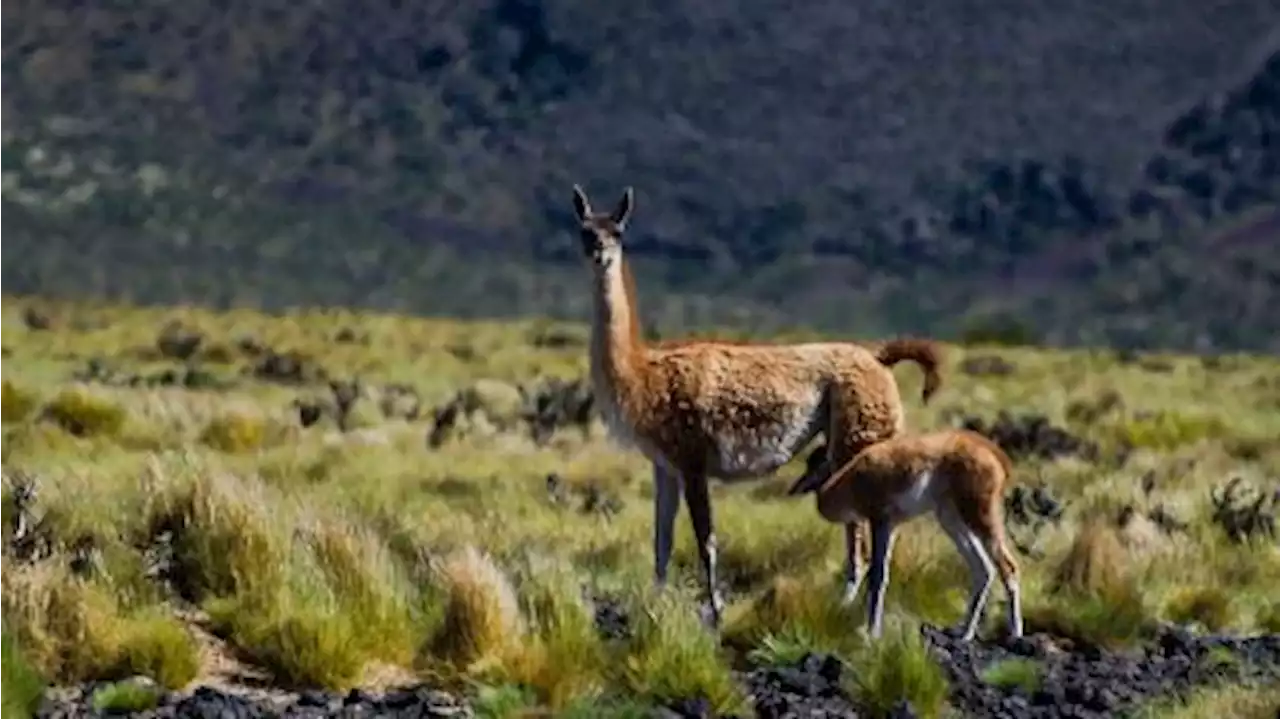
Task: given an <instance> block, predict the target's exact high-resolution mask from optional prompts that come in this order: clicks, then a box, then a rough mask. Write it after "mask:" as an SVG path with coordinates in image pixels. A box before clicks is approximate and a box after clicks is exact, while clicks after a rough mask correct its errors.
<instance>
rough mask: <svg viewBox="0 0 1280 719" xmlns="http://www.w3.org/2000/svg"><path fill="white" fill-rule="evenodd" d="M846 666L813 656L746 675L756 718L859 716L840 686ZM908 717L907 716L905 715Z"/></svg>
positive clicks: (825, 656)
mask: <svg viewBox="0 0 1280 719" xmlns="http://www.w3.org/2000/svg"><path fill="white" fill-rule="evenodd" d="M843 673H844V666H843V665H842V664H841V663H840V660H839V659H837V658H835V657H833V656H830V655H817V654H810V655H808V656H806V657H805V658H804V659H803V660H801V661H800V663H799V664H797V665H796V666H793V667H767V668H762V669H757V670H755V671H753V672H751V673H750V674H748V675H747V686H748V688H749V689H750V691H751V696H752V698H753V700H754V703H755V709H756V715H757V716H760V717H766V718H768V719H783V718H784V717H857V716H860V715H859V713H858V712H857V710H856V709H855V707H854V705H853V703H852V702H851V701H850V700H849V697H848V696H847V695H846V694H845V693H844V690H843V689H841V687H840V678H841V675H842V674H843ZM904 716H905V715H904Z"/></svg>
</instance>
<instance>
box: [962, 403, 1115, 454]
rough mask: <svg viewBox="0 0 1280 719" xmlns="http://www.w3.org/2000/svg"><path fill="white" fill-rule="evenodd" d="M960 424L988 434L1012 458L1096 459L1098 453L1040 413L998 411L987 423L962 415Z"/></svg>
mask: <svg viewBox="0 0 1280 719" xmlns="http://www.w3.org/2000/svg"><path fill="white" fill-rule="evenodd" d="M962 426H963V427H964V428H965V429H967V430H970V431H973V432H977V433H978V434H982V435H985V436H987V437H990V438H991V440H992V441H994V442H995V443H996V444H998V445H1000V447H1001V448H1002V449H1004V451H1006V452H1008V453H1009V455H1010V456H1011V457H1014V458H1015V459H1017V458H1020V457H1039V458H1041V459H1053V458H1055V457H1063V456H1068V455H1076V456H1080V457H1084V458H1086V459H1096V458H1097V456H1098V447H1097V445H1095V444H1094V443H1092V442H1089V441H1088V440H1085V439H1083V438H1080V437H1077V436H1075V435H1074V434H1072V433H1071V432H1069V431H1067V430H1066V429H1064V428H1062V427H1058V426H1056V425H1054V424H1053V423H1052V422H1050V421H1049V418H1048V417H1045V416H1043V415H1038V414H1027V415H1020V416H1017V417H1015V416H1013V415H1011V414H1009V413H1007V412H1003V411H1002V412H1000V414H999V415H998V416H997V417H996V419H995V421H994V422H990V423H988V422H987V421H985V420H983V419H982V418H981V417H966V418H965V419H964V421H963V424H962Z"/></svg>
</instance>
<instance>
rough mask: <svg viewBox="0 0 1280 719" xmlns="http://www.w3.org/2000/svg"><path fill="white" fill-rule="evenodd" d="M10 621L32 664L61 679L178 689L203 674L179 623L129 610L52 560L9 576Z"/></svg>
mask: <svg viewBox="0 0 1280 719" xmlns="http://www.w3.org/2000/svg"><path fill="white" fill-rule="evenodd" d="M4 617H5V623H6V625H7V628H8V629H9V630H10V631H12V632H13V636H14V639H15V640H16V642H17V643H18V645H19V646H21V647H22V648H23V653H24V656H25V657H27V659H28V660H29V661H30V662H31V663H32V665H33V666H34V667H35V668H36V669H37V670H38V671H39V672H40V673H41V674H43V675H44V676H49V677H58V678H59V680H61V681H86V680H92V679H110V678H114V677H118V676H128V675H132V674H141V675H143V676H148V677H151V678H152V679H155V680H156V681H157V682H159V683H160V684H163V685H164V686H166V687H170V688H177V687H181V686H183V685H185V684H187V683H188V682H190V681H191V680H192V679H193V678H195V675H196V672H197V671H198V669H199V649H198V647H197V646H196V644H195V641H194V639H193V638H192V637H191V635H190V634H189V633H188V632H187V631H186V629H185V628H184V627H183V626H182V625H181V624H180V623H179V622H178V621H177V620H176V619H174V618H173V617H169V616H166V615H163V614H160V613H158V612H155V611H150V612H143V613H141V614H129V613H126V612H125V611H124V610H123V609H122V608H121V607H120V606H119V604H118V603H117V602H116V599H115V597H114V596H113V595H112V594H111V592H109V591H108V590H106V589H105V588H103V587H101V586H99V585H97V584H94V583H91V582H88V581H85V580H82V579H79V578H77V577H74V576H72V575H71V574H70V573H69V572H68V571H67V570H66V569H65V568H64V567H63V566H61V565H58V564H54V563H53V562H52V561H50V562H43V563H39V564H34V565H27V566H19V567H11V568H9V569H8V570H7V571H6V572H5V574H4Z"/></svg>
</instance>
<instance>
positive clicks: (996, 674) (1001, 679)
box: [979, 658, 1044, 694]
mask: <svg viewBox="0 0 1280 719" xmlns="http://www.w3.org/2000/svg"><path fill="white" fill-rule="evenodd" d="M1043 674H1044V667H1043V666H1041V665H1040V662H1037V661H1035V660H1034V659H1022V658H1017V659H1003V660H1001V661H998V662H993V663H992V664H991V665H990V666H988V667H987V668H985V669H983V670H982V672H981V674H979V678H980V679H982V681H983V682H986V683H987V684H990V685H992V686H996V687H1000V688H1002V689H1013V688H1015V687H1016V688H1018V689H1020V690H1022V691H1023V692H1026V693H1027V694H1030V693H1032V692H1034V691H1035V690H1037V689H1039V688H1040V681H1041V679H1043Z"/></svg>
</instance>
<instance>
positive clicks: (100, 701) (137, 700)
mask: <svg viewBox="0 0 1280 719" xmlns="http://www.w3.org/2000/svg"><path fill="white" fill-rule="evenodd" d="M159 702H160V693H159V692H158V691H157V690H156V688H155V687H152V686H149V685H146V684H141V683H138V682H129V681H123V682H116V683H114V684H108V685H107V686H104V687H100V688H98V689H97V690H95V691H94V692H93V697H92V699H91V700H90V703H91V704H92V705H93V708H94V709H95V710H97V711H100V712H121V713H124V712H142V711H146V710H148V709H154V708H155V707H156V705H157V704H159Z"/></svg>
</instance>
